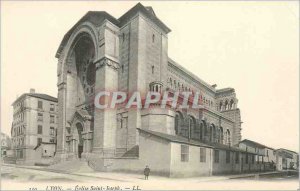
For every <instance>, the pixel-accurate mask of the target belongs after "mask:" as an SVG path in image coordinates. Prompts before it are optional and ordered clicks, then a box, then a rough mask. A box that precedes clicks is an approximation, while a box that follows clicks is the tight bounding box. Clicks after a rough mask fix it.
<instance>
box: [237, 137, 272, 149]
mask: <svg viewBox="0 0 300 191" xmlns="http://www.w3.org/2000/svg"><path fill="white" fill-rule="evenodd" d="M240 143H245V144H247V145H248V146H252V147H257V148H268V149H272V150H274V149H273V148H271V147H268V146H266V145H263V144H260V143H257V142H255V141H251V140H248V139H244V140H242V141H240Z"/></svg>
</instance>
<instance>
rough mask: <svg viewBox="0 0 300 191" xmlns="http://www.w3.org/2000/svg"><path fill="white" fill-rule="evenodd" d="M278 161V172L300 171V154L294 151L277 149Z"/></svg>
mask: <svg viewBox="0 0 300 191" xmlns="http://www.w3.org/2000/svg"><path fill="white" fill-rule="evenodd" d="M276 161H277V163H276V169H277V170H288V169H294V170H295V169H299V154H298V153H296V152H294V151H291V150H288V149H282V148H280V149H277V150H276Z"/></svg>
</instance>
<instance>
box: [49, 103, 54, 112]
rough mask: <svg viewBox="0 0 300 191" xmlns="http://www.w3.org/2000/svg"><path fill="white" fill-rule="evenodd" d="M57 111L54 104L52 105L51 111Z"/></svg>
mask: <svg viewBox="0 0 300 191" xmlns="http://www.w3.org/2000/svg"><path fill="white" fill-rule="evenodd" d="M54 110H55V106H54V104H53V103H51V104H50V111H54Z"/></svg>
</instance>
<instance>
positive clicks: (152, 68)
mask: <svg viewBox="0 0 300 191" xmlns="http://www.w3.org/2000/svg"><path fill="white" fill-rule="evenodd" d="M151 70H152V74H154V66H152V67H151Z"/></svg>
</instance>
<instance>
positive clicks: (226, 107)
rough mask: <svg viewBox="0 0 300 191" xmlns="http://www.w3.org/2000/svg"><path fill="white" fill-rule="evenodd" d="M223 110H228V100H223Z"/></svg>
mask: <svg viewBox="0 0 300 191" xmlns="http://www.w3.org/2000/svg"><path fill="white" fill-rule="evenodd" d="M225 110H228V100H226V101H225Z"/></svg>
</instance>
